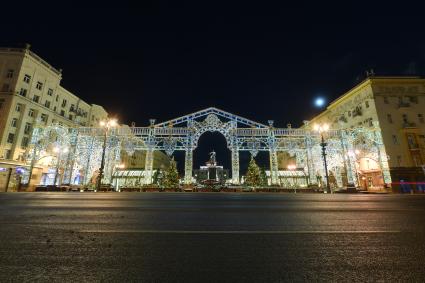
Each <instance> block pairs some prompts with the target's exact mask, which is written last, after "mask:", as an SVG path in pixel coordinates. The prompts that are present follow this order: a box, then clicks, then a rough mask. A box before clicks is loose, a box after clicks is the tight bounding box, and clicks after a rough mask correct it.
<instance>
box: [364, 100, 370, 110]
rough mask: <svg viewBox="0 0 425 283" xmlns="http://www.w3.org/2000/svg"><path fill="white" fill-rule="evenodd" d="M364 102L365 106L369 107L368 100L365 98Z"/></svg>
mask: <svg viewBox="0 0 425 283" xmlns="http://www.w3.org/2000/svg"><path fill="white" fill-rule="evenodd" d="M364 103H365V105H366V108H369V101H367V100H366V101H365V102H364Z"/></svg>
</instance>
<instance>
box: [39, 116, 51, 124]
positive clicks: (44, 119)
mask: <svg viewBox="0 0 425 283" xmlns="http://www.w3.org/2000/svg"><path fill="white" fill-rule="evenodd" d="M48 119H49V116H48V115H46V114H41V121H43V122H44V123H47V120H48Z"/></svg>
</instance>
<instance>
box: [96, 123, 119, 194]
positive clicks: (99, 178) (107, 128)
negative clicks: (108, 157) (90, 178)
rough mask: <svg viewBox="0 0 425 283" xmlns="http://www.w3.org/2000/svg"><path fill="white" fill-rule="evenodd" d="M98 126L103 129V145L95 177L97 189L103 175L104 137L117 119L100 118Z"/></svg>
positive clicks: (105, 137)
mask: <svg viewBox="0 0 425 283" xmlns="http://www.w3.org/2000/svg"><path fill="white" fill-rule="evenodd" d="M99 125H100V127H101V128H103V129H104V136H103V146H102V160H101V162H100V168H99V176H98V179H97V191H99V190H100V185H101V182H102V175H103V169H104V167H105V152H106V139H107V137H108V132H109V129H111V128H113V127H115V126H117V120H116V119H107V120H102V121H100V123H99Z"/></svg>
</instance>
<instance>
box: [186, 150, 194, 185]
mask: <svg viewBox="0 0 425 283" xmlns="http://www.w3.org/2000/svg"><path fill="white" fill-rule="evenodd" d="M192 168H193V151H192V149H186V151H185V156H184V183H185V184H191V183H192Z"/></svg>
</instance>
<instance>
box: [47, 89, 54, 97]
mask: <svg viewBox="0 0 425 283" xmlns="http://www.w3.org/2000/svg"><path fill="white" fill-rule="evenodd" d="M47 95H48V96H52V95H53V89H51V88H49V89H48V90H47Z"/></svg>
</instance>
